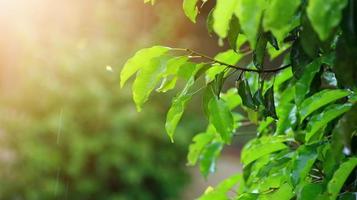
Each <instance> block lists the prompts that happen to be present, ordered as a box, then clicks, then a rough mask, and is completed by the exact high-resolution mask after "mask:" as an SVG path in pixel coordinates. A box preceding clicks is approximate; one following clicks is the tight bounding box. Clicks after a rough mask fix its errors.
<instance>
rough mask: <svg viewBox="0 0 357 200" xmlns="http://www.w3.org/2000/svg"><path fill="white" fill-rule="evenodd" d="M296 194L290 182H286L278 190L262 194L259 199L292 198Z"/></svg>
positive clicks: (283, 199)
mask: <svg viewBox="0 0 357 200" xmlns="http://www.w3.org/2000/svg"><path fill="white" fill-rule="evenodd" d="M293 196H294V192H293V188H292V187H291V186H290V185H289V184H288V183H284V184H283V185H282V186H281V187H280V188H279V189H278V190H277V191H275V192H273V193H269V194H264V195H261V196H260V198H259V199H261V200H271V199H279V200H290V199H291V198H292V197H293Z"/></svg>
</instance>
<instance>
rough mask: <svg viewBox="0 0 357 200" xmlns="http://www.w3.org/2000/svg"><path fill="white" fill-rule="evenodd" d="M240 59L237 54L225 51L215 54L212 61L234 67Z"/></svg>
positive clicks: (240, 56) (230, 50) (232, 51)
mask: <svg viewBox="0 0 357 200" xmlns="http://www.w3.org/2000/svg"><path fill="white" fill-rule="evenodd" d="M241 58H242V55H241V54H238V53H237V52H235V51H234V50H232V49H229V50H227V51H224V52H221V53H219V54H217V55H216V56H215V57H214V59H215V60H218V61H220V62H224V63H227V64H230V65H235V64H237V62H238V61H239V60H240V59H241Z"/></svg>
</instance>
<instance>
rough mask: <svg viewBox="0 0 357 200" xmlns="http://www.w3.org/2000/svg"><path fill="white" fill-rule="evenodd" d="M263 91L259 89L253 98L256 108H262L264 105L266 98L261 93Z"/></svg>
mask: <svg viewBox="0 0 357 200" xmlns="http://www.w3.org/2000/svg"><path fill="white" fill-rule="evenodd" d="M261 91H262V90H261V89H258V90H257V91H256V92H255V93H254V96H253V100H254V104H255V105H256V106H258V107H259V106H262V105H264V104H265V103H264V98H263V94H262V92H261Z"/></svg>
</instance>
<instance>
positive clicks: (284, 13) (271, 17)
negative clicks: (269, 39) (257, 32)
mask: <svg viewBox="0 0 357 200" xmlns="http://www.w3.org/2000/svg"><path fill="white" fill-rule="evenodd" d="M300 3H301V0H289V1H282V0H271V1H270V2H269V4H268V8H267V9H266V11H265V12H264V21H263V26H264V29H265V31H271V32H272V33H273V34H274V36H275V37H276V38H277V40H278V41H279V42H282V41H283V40H284V38H285V37H286V36H287V34H288V33H289V32H290V31H291V30H292V29H293V28H294V26H297V25H298V24H297V23H296V22H297V20H296V19H297V17H296V16H295V15H296V11H297V9H298V8H299V6H300Z"/></svg>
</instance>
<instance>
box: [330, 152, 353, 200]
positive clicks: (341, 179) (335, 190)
mask: <svg viewBox="0 0 357 200" xmlns="http://www.w3.org/2000/svg"><path fill="white" fill-rule="evenodd" d="M356 166H357V158H350V159H348V160H347V161H346V162H344V163H342V164H341V166H340V167H339V168H338V169H337V171H336V172H335V173H334V175H333V177H332V179H331V180H330V182H329V183H328V184H327V191H328V193H329V194H330V199H331V200H332V199H336V198H337V195H338V194H339V193H340V190H341V188H342V186H343V185H344V183H345V181H346V179H347V178H348V176H349V175H350V174H351V172H352V170H353V169H354V168H355V167H356Z"/></svg>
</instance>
